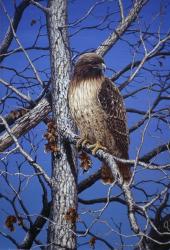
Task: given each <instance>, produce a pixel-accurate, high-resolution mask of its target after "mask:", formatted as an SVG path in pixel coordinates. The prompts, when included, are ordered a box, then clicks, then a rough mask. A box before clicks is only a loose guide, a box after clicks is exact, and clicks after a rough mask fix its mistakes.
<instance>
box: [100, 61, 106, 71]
mask: <svg viewBox="0 0 170 250" xmlns="http://www.w3.org/2000/svg"><path fill="white" fill-rule="evenodd" d="M101 65H102V66H101V67H102V70H103V71H105V70H106V65H105V64H104V63H102V64H101Z"/></svg>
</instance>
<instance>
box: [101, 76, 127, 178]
mask: <svg viewBox="0 0 170 250" xmlns="http://www.w3.org/2000/svg"><path fill="white" fill-rule="evenodd" d="M98 100H99V103H100V105H101V107H102V109H103V110H104V112H105V114H106V120H107V127H108V129H109V131H110V132H111V134H112V136H113V140H114V141H115V148H116V150H115V148H114V149H113V148H112V147H111V146H110V145H106V146H107V149H108V150H109V153H110V154H113V155H115V156H117V157H119V158H123V159H128V146H129V132H128V128H127V121H126V111H125V107H124V102H123V97H122V96H121V94H120V92H119V90H118V88H117V87H116V86H115V85H114V84H113V83H112V82H111V80H109V79H108V78H105V80H104V81H103V83H102V85H101V88H100V89H99V92H98ZM117 164H118V167H119V170H120V173H121V175H122V176H123V180H124V181H129V180H130V178H131V172H130V168H129V166H127V164H125V163H121V162H117ZM103 169H106V167H105V166H104V167H103Z"/></svg>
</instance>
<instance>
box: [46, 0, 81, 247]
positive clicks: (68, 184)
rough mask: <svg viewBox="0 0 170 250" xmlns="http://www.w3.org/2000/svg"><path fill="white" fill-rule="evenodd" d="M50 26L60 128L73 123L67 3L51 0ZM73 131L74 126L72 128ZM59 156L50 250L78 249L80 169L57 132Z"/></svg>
mask: <svg viewBox="0 0 170 250" xmlns="http://www.w3.org/2000/svg"><path fill="white" fill-rule="evenodd" d="M48 6H49V14H48V15H47V25H48V34H49V43H50V53H51V76H52V77H51V78H52V79H51V82H52V112H53V118H54V121H55V123H56V125H57V129H60V127H61V126H63V125H67V126H68V124H70V126H72V125H71V121H70V118H69V110H68V104H67V89H68V82H69V76H70V71H71V62H70V51H69V44H68V36H67V28H66V25H67V1H66V0H49V4H48ZM72 129H73V126H72ZM57 146H58V148H59V154H53V157H52V158H53V159H52V166H53V169H52V179H53V186H52V208H51V216H50V220H51V222H50V224H49V230H48V243H49V244H48V249H53V250H54V249H57V250H60V249H62V250H63V249H76V237H75V235H74V232H75V227H76V226H75V218H72V217H71V216H72V214H69V212H70V211H72V212H73V211H74V212H76V210H77V183H76V179H77V170H76V167H75V157H74V154H73V150H72V149H71V147H70V145H69V144H68V143H67V142H63V140H62V138H61V137H60V135H59V133H58V142H57Z"/></svg>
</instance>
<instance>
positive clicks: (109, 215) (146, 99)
mask: <svg viewBox="0 0 170 250" xmlns="http://www.w3.org/2000/svg"><path fill="white" fill-rule="evenodd" d="M3 2H4V3H5V6H6V8H7V11H8V13H9V14H10V16H12V15H13V11H14V8H13V5H12V1H3ZM16 2H17V3H19V2H20V1H16ZM68 2H69V8H68V17H69V22H70V23H74V22H75V21H76V20H78V19H79V18H81V17H83V16H84V15H85V14H86V12H87V10H88V9H89V8H90V6H91V5H92V4H94V3H95V1H94V0H93V1H92V0H91V1H90V0H86V1H85V0H73V1H68ZM116 2H117V1H106V3H104V4H99V5H97V6H96V8H95V9H94V11H93V12H92V15H91V16H90V17H89V18H87V19H85V20H84V22H83V23H82V24H81V23H80V24H79V25H78V26H77V27H76V28H70V30H69V34H70V45H71V48H72V56H73V57H75V56H76V55H77V54H78V53H83V52H85V51H92V50H95V49H96V48H97V47H98V46H99V45H100V44H101V42H102V41H104V40H105V39H106V38H107V36H108V35H109V34H110V33H111V32H112V31H113V30H114V28H115V27H116V25H117V22H118V21H119V14H118V13H117V4H116ZM160 2H162V4H163V3H165V4H167V7H166V8H164V9H163V10H162V15H161V16H160V17H159V16H158V15H157V14H158V12H159V11H160V9H161V7H160ZM43 3H44V4H45V3H46V1H43V2H42V4H43ZM123 3H124V6H125V7H126V8H129V6H131V1H130V0H128V1H123ZM169 11H170V7H169V5H168V1H159V0H158V1H154V0H151V1H150V3H149V4H148V5H147V6H146V7H144V9H143V11H142V13H141V14H140V16H141V17H142V18H141V19H140V22H138V23H135V24H134V25H133V26H132V27H131V28H132V29H136V30H138V29H139V28H141V30H142V31H145V29H146V27H147V26H148V25H149V23H150V22H151V25H150V27H149V31H150V32H151V31H152V32H153V31H155V32H157V31H158V29H159V26H160V23H161V26H160V29H161V32H162V33H165V32H168V30H169V14H168V12H169ZM126 13H127V10H126V9H125V14H126ZM106 14H108V19H107V20H106V21H105V22H104V23H103V24H102V25H101V26H100V29H99V30H96V29H92V28H90V26H91V25H96V24H98V23H100V22H102V20H103V16H104V15H106ZM32 20H35V21H36V22H35V24H34V25H31V22H32ZM109 22H111V24H110V26H109V29H107V28H106V27H108V23H109ZM0 23H1V24H2V25H1V32H0V40H1V41H2V39H3V37H4V34H5V32H6V29H7V27H8V20H7V18H6V16H5V15H4V13H3V11H2V9H0ZM45 23H46V21H45V17H44V14H43V13H42V12H41V11H40V10H39V9H37V8H36V7H35V6H30V7H29V8H27V10H26V11H25V12H24V15H23V18H22V21H21V23H20V25H19V27H18V30H17V35H18V37H19V39H20V41H21V43H22V45H23V46H24V47H26V48H28V47H30V46H31V45H32V44H33V43H34V41H35V37H36V36H37V34H38V29H39V27H40V26H41V25H42V30H41V36H40V37H39V39H38V41H37V46H41V47H44V48H47V50H43V51H40V50H38V51H35V50H32V51H31V50H28V51H27V52H28V54H29V56H30V58H31V59H32V60H33V62H34V65H35V66H36V68H37V69H38V70H39V74H40V76H41V79H42V80H43V81H47V80H48V79H49V76H50V62H49V52H48V38H47V31H46V26H45ZM82 26H84V27H85V26H86V27H87V26H88V27H89V28H88V29H83V30H82V31H80V32H78V33H76V32H77V31H78V30H79V29H80V28H81V27H82ZM74 33H75V35H74V36H73V34H74ZM138 39H139V32H138V33H137V34H136V36H134V35H133V34H125V35H124V36H123V38H122V40H120V41H119V42H117V43H116V44H115V46H113V48H112V49H111V50H110V51H109V53H108V54H107V55H106V56H105V58H104V59H105V62H106V65H107V67H108V69H107V71H106V75H107V76H108V77H111V76H112V75H113V73H114V72H117V71H119V70H121V69H122V68H123V67H125V66H126V65H127V64H129V63H130V62H131V61H132V60H133V56H134V50H135V49H138V48H137V45H136V46H133V44H135V42H136V44H137V41H138ZM154 39H155V40H156V38H152V40H151V41H149V40H148V42H147V48H148V49H150V43H153V42H154ZM149 42H150V43H149ZM17 47H18V45H17V43H16V42H15V41H13V42H12V44H11V46H10V49H9V50H12V49H14V48H17ZM137 52H138V53H137V54H136V55H135V59H141V58H142V56H143V54H142V53H143V49H142V48H139V49H138V51H137ZM37 57H39V60H35V59H36V58H37ZM153 62H154V61H153ZM156 63H157V61H156V60H155V64H156ZM3 66H8V67H10V68H13V69H15V70H17V71H19V72H21V75H23V76H24V77H25V76H26V77H27V79H26V80H25V79H23V78H22V77H18V76H17V75H16V74H15V72H14V70H6V71H5V70H1V72H0V77H1V78H3V79H5V80H6V81H10V80H11V79H12V82H13V84H15V86H16V87H18V88H19V89H20V90H21V91H23V93H25V94H27V95H30V96H31V97H32V98H33V99H36V98H37V97H38V96H39V94H40V92H41V90H42V89H41V87H40V86H39V85H37V86H31V84H32V85H33V84H36V79H34V77H33V73H32V71H31V69H30V68H29V67H28V62H27V60H26V59H25V56H24V55H23V54H22V53H16V54H14V55H12V56H9V57H7V58H6V59H5V60H4V62H3ZM146 66H147V67H149V68H150V69H153V70H154V67H155V66H154V65H150V64H149V63H146ZM156 67H157V68H158V66H156ZM163 67H164V70H168V69H169V68H168V67H169V59H166V60H164V65H163ZM44 70H45V72H46V74H44V73H43V72H42V71H44ZM125 77H127V74H125V75H123V76H122V77H120V78H119V79H118V80H117V81H116V83H117V84H118V85H119V84H121V83H122V82H123V81H124V80H125ZM157 81H158V80H157V79H156V78H154V77H153V75H151V74H150V73H149V72H147V71H142V74H141V76H140V77H139V78H138V79H137V80H134V81H133V82H132V84H131V85H130V86H129V87H128V88H126V89H124V90H123V91H122V93H123V94H124V95H126V94H127V93H129V92H131V91H133V90H135V89H137V88H140V87H141V86H147V87H148V89H146V90H145V91H143V92H141V93H140V94H138V95H136V96H135V97H134V98H127V99H126V100H125V103H126V107H127V108H135V109H140V110H143V111H146V110H147V109H148V108H149V106H150V105H151V104H152V102H153V100H154V98H155V96H156V93H151V92H150V90H149V86H150V85H151V84H152V83H157ZM5 93H6V89H5V88H4V87H2V85H1V91H0V98H2V97H3V96H4V95H5ZM22 105H23V104H22V103H21V102H19V101H18V100H16V99H15V98H12V99H9V100H8V101H7V102H6V108H5V110H3V107H2V110H3V111H2V113H3V114H4V115H5V114H7V113H8V112H9V111H11V110H13V109H14V108H15V107H21V106H22ZM24 105H25V104H24ZM161 105H162V106H164V105H167V103H166V104H165V103H164V102H163V103H162V104H160V107H161ZM140 117H141V115H136V114H133V113H128V124H129V127H131V126H133V125H134V123H135V122H136V121H137V120H138V119H139V118H140ZM144 125H145V124H144ZM156 126H157V123H156V122H155V121H152V122H151V123H150V124H149V126H148V130H147V133H146V135H145V140H144V144H143V147H142V149H141V156H142V155H143V154H144V153H146V152H148V151H149V150H151V149H152V148H154V147H156V146H158V145H160V144H163V143H165V142H166V141H167V140H168V138H169V136H170V133H169V130H168V128H167V125H165V124H164V123H161V125H160V127H161V130H156ZM143 128H144V126H142V127H141V128H140V129H139V130H138V131H135V132H134V133H132V134H131V138H130V139H131V144H130V157H132V158H133V157H135V155H136V151H137V148H138V146H139V144H140V141H141V135H142V131H143ZM45 129H46V127H45V125H44V124H43V123H41V124H39V125H38V126H37V127H36V128H35V129H33V130H32V131H31V133H30V134H29V135H26V136H25V139H20V142H21V144H22V145H23V146H24V148H25V149H26V150H28V151H29V150H31V149H32V156H35V154H36V153H37V152H38V158H37V161H38V163H39V164H41V165H42V166H43V168H44V169H46V171H47V172H48V173H49V175H50V172H51V169H50V167H51V159H50V155H49V154H46V153H44V144H45V141H44V140H43V134H44V132H45ZM29 137H31V138H34V141H33V145H31V146H30V144H29V142H28V140H29ZM37 144H38V147H37V146H36V145H37ZM34 151H35V152H34ZM158 161H160V162H161V164H164V163H167V162H169V155H168V154H167V153H163V154H162V156H161V157H159V159H158ZM8 163H9V167H8V168H9V171H10V172H11V173H14V172H16V171H17V167H18V165H19V164H21V163H22V164H21V170H22V172H24V173H25V174H31V173H34V171H33V170H32V169H31V168H30V166H29V164H28V163H26V162H24V159H23V157H22V156H20V155H19V154H15V155H13V156H9V157H8ZM99 166H100V163H99V161H97V160H96V159H94V163H93V168H92V169H91V170H90V171H89V173H87V174H83V173H82V170H80V174H79V178H80V180H83V179H84V178H86V177H87V176H88V175H90V174H92V173H93V172H94V171H95V170H97V169H98V167H99ZM3 167H4V165H2V168H3ZM154 174H155V178H159V177H160V175H161V173H160V172H156V173H154ZM151 176H152V172H151V171H148V172H147V174H146V173H144V172H143V171H141V172H139V173H138V175H137V177H136V182H137V181H138V180H140V178H145V179H147V178H148V179H150V178H151ZM163 176H164V175H163V174H162V177H163ZM9 178H10V181H12V183H13V185H14V186H17V182H18V180H17V178H16V177H9ZM23 183H25V184H23V189H24V192H23V196H22V199H23V201H24V204H25V205H26V206H27V207H28V209H29V213H30V214H32V216H33V217H35V215H36V214H37V213H38V212H39V211H40V209H41V199H42V190H41V187H40V185H39V183H38V181H37V180H36V178H35V177H33V178H32V179H30V181H28V182H26V181H25V180H23ZM0 185H1V186H2V190H3V192H6V193H7V194H8V195H9V197H12V195H13V194H12V192H11V189H9V188H7V187H5V183H4V182H3V181H2V182H1V184H0ZM159 189H160V187H158V186H155V185H150V186H149V192H151V193H152V192H155V191H156V190H159ZM146 190H148V187H147V184H146ZM107 192H108V186H103V184H101V182H97V183H96V184H95V185H94V187H93V188H91V189H87V190H86V191H85V192H83V193H82V194H81V195H80V198H82V199H89V197H90V199H93V198H97V197H105V196H106V195H107ZM120 192H121V190H120V189H119V188H114V189H113V190H112V195H116V194H118V193H120ZM134 195H135V197H136V199H138V200H143V199H144V195H142V193H141V192H138V191H134ZM49 196H50V195H49ZM102 206H104V204H98V205H95V206H94V207H93V208H92V206H89V207H88V209H89V211H90V210H91V209H92V210H97V209H98V208H101V207H102ZM0 209H1V210H0V213H1V218H0V224H1V228H2V230H3V231H4V232H6V233H9V231H8V229H6V228H5V226H4V220H5V217H6V216H7V214H11V213H12V209H11V207H10V206H9V204H8V203H7V202H4V201H3V202H2V203H1V207H0ZM84 211H86V215H82V219H83V218H85V219H86V223H87V224H90V223H91V221H92V218H93V213H90V212H88V211H87V208H86V207H85V206H84V205H80V208H79V212H80V213H81V212H84ZM102 221H103V222H100V223H97V224H96V225H95V227H94V232H97V234H99V236H102V237H103V238H105V239H107V240H108V241H109V242H110V243H112V242H113V241H115V242H116V244H119V243H120V239H119V236H118V235H116V234H115V233H114V232H111V231H109V229H108V228H109V227H108V225H107V226H106V223H104V222H105V221H107V222H109V225H111V227H113V228H116V227H115V224H114V223H117V224H119V223H122V222H124V221H126V223H125V224H123V225H122V229H123V233H124V234H126V233H127V234H128V233H130V234H131V231H130V229H129V226H128V227H127V225H128V221H127V211H126V208H125V207H123V206H122V205H119V204H117V203H115V204H110V205H109V207H108V208H107V210H106V211H105V213H104V215H103V216H102ZM142 223H143V222H142V220H141V225H142ZM79 224H81V223H79ZM80 228H81V226H80ZM45 231H46V230H43V232H42V233H41V235H40V239H41V240H43V239H44V234H45ZM106 232H107V233H106ZM10 234H11V235H12V236H13V235H15V238H16V239H17V240H19V241H20V240H22V239H23V236H24V233H23V232H22V230H21V229H20V228H19V227H18V226H16V231H15V232H14V233H10ZM88 240H89V237H87V238H86V239H81V240H80V243H82V242H83V243H85V242H88ZM134 240H135V239H134V237H130V238H126V244H131V243H133V242H134ZM96 244H97V245H96V249H98V250H102V249H106V248H105V245H103V244H102V243H101V242H98V241H97V243H96ZM0 245H1V247H2V248H1V247H0V249H9V248H10V249H11V247H12V248H13V245H11V243H10V242H9V241H7V240H4V238H3V237H0ZM80 249H82V250H86V249H90V248H89V246H88V245H84V246H83V247H81V248H80ZM128 249H131V247H126V248H125V250H128Z"/></svg>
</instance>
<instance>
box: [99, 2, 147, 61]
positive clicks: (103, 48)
mask: <svg viewBox="0 0 170 250" xmlns="http://www.w3.org/2000/svg"><path fill="white" fill-rule="evenodd" d="M147 2H148V0H136V1H135V4H134V5H133V6H132V8H131V10H130V11H129V14H128V16H127V17H125V18H124V19H123V21H122V22H120V24H119V25H118V27H117V28H116V30H115V31H113V33H112V34H111V35H110V36H109V37H108V38H107V39H106V40H105V41H104V42H103V43H102V44H101V45H100V46H99V47H98V48H97V50H96V53H97V54H99V55H101V56H104V55H105V54H106V53H107V52H108V51H109V50H110V49H111V48H112V47H113V45H114V44H115V43H116V42H117V41H118V39H119V38H120V37H121V36H122V35H123V34H124V33H125V31H126V30H127V28H128V27H129V26H130V25H131V24H132V23H133V22H134V21H135V19H136V18H137V16H138V14H139V12H140V11H141V9H142V8H143V6H144V5H145V4H146V3H147Z"/></svg>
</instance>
